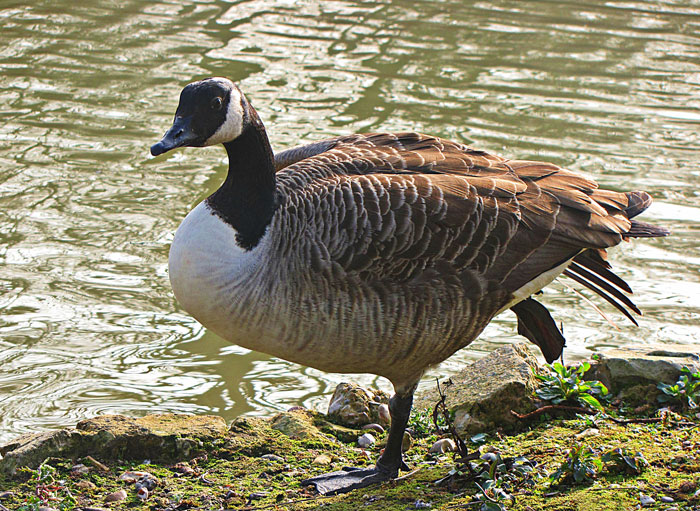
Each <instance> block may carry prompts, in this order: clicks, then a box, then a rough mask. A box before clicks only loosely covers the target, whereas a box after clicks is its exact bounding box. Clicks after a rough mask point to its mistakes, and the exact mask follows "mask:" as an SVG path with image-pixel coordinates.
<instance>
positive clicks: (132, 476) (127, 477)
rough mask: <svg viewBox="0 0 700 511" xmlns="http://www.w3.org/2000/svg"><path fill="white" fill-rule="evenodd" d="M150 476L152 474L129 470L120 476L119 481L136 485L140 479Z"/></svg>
mask: <svg viewBox="0 0 700 511" xmlns="http://www.w3.org/2000/svg"><path fill="white" fill-rule="evenodd" d="M148 476H151V474H149V473H148V472H142V471H140V470H128V471H126V472H124V473H123V474H122V475H120V476H119V480H120V481H124V482H127V483H135V482H136V481H138V480H139V479H141V478H143V477H148ZM151 477H153V476H151Z"/></svg>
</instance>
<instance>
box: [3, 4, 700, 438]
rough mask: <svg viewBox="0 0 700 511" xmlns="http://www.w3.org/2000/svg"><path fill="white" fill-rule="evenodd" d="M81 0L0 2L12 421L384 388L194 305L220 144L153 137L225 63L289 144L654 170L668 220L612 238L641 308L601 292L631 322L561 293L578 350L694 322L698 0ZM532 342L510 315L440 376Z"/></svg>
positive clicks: (698, 277)
mask: <svg viewBox="0 0 700 511" xmlns="http://www.w3.org/2000/svg"><path fill="white" fill-rule="evenodd" d="M27 4H31V5H27ZM87 4H88V2H86V3H85V4H84V5H80V4H76V3H75V2H73V1H70V2H69V1H66V0H52V1H45V0H41V1H33V2H13V1H8V0H0V310H1V316H0V440H7V439H9V438H11V437H13V436H15V435H17V434H18V433H21V432H26V431H37V430H42V429H45V428H47V427H56V426H59V425H69V424H74V423H75V422H76V421H77V420H79V419H80V418H83V417H86V416H93V415H96V414H99V413H127V414H132V415H143V414H146V413H149V412H166V411H170V412H194V413H216V414H221V415H223V416H224V417H226V418H227V419H231V418H232V417H235V416H237V415H239V414H241V413H252V414H269V413H271V412H272V411H274V410H279V409H285V408H287V407H289V406H292V405H296V404H305V405H307V406H315V407H319V408H322V407H323V406H325V402H326V399H327V396H328V394H329V392H332V389H333V387H334V386H335V384H336V383H337V382H339V381H342V380H346V379H348V378H352V379H353V380H355V381H360V382H362V383H365V384H370V383H376V384H379V385H381V386H383V387H384V388H387V384H386V382H383V381H376V379H375V378H374V377H373V376H369V375H364V376H352V377H348V376H343V375H329V374H324V373H321V372H319V371H315V370H312V369H307V368H303V367H299V366H297V365H294V364H290V363H287V362H284V361H280V360H276V359H271V358H270V357H267V356H265V355H261V354H258V353H250V352H247V351H246V350H243V349H241V348H238V347H235V346H230V345H227V344H226V343H225V342H223V341H222V340H220V339H219V338H217V337H216V336H214V335H213V334H210V333H208V332H206V331H205V330H204V329H203V328H202V327H201V326H199V325H198V324H197V323H196V322H195V321H194V320H193V319H192V318H190V317H189V316H188V315H187V314H186V313H185V312H184V311H183V310H182V309H180V308H179V306H178V305H177V303H176V302H175V300H174V298H173V295H172V293H171V290H170V285H169V282H168V278H167V254H168V247H169V244H170V241H171V239H172V236H173V233H174V231H175V229H176V228H177V226H178V224H179V222H180V221H181V220H182V218H183V217H184V216H185V214H186V213H187V212H188V210H190V209H191V208H192V207H193V206H194V205H195V204H196V203H197V202H198V201H200V200H201V199H202V198H203V197H205V196H206V195H208V194H209V193H211V192H212V191H213V190H215V189H216V187H217V186H218V183H219V182H220V181H221V180H222V178H223V177H224V173H225V169H226V166H225V160H224V158H225V152H224V151H223V149H221V148H207V149H189V150H181V151H176V152H174V153H170V154H168V155H166V156H162V157H159V158H157V159H153V158H151V157H150V156H149V153H148V148H149V146H150V145H151V144H152V143H154V142H155V141H157V140H158V139H159V138H160V136H161V135H162V133H163V132H164V131H165V129H166V128H167V127H168V126H169V124H170V121H171V119H172V115H173V112H174V109H175V106H176V103H177V96H178V94H179V91H180V89H181V87H182V86H183V85H184V84H186V83H188V82H190V81H192V80H195V79H199V78H202V77H206V76H210V75H223V76H227V77H230V78H231V79H234V80H236V81H239V82H240V84H241V87H242V88H243V90H244V91H245V92H246V93H247V94H248V96H249V97H250V98H251V100H252V101H253V103H254V104H255V106H256V108H257V110H258V112H259V113H260V115H261V117H262V118H263V120H264V121H265V122H266V125H267V128H268V131H269V134H270V138H271V141H272V144H273V147H274V148H275V149H276V150H280V149H284V148H286V147H289V146H292V145H296V144H299V143H304V142H309V141H313V140H315V139H319V138H326V137H329V136H333V135H339V134H345V133H350V132H358V131H378V130H418V131H422V132H426V133H431V134H436V135H440V136H443V137H448V138H452V139H456V140H460V141H463V142H466V143H469V144H472V145H474V146H477V147H479V148H482V149H485V150H488V151H491V152H494V153H498V154H503V155H507V156H512V157H519V158H532V159H544V160H549V161H552V162H555V163H557V164H560V165H564V166H567V167H569V168H571V169H574V170H577V171H583V172H587V173H589V174H591V175H592V176H594V177H595V178H596V179H598V180H599V181H600V183H601V184H602V185H604V186H606V187H610V188H613V189H626V190H629V189H644V190H647V191H649V192H650V193H652V195H653V196H654V197H655V199H656V203H655V204H654V206H653V207H652V208H651V209H650V210H649V211H648V213H646V214H645V218H646V219H647V220H649V221H652V222H655V223H659V224H662V225H666V226H668V227H670V228H671V229H673V232H674V235H673V236H672V237H669V238H666V239H660V240H652V241H648V240H647V241H644V240H641V241H635V242H632V243H630V244H624V246H622V247H620V248H619V249H617V250H615V251H614V253H613V254H611V259H612V261H613V263H614V265H615V266H616V268H617V270H618V273H619V274H620V275H621V276H623V277H624V278H625V279H627V280H628V281H629V282H630V283H631V284H632V286H633V288H634V289H635V291H636V298H635V299H636V301H637V303H638V304H639V306H640V307H641V308H642V309H643V310H644V312H645V317H644V318H642V319H641V321H640V328H634V327H632V326H631V325H630V324H629V323H626V322H625V321H624V320H623V318H621V317H620V316H619V315H618V314H616V313H615V312H614V311H611V309H610V308H608V307H607V306H605V305H604V304H602V303H601V301H600V300H596V303H598V304H599V305H600V306H601V308H602V309H603V311H604V312H605V313H606V314H608V315H609V317H610V318H611V319H613V320H614V321H615V322H616V323H617V324H618V325H619V330H617V329H615V328H613V327H611V326H610V325H609V324H608V323H607V322H606V321H605V319H603V318H602V317H601V316H600V315H599V314H598V313H597V312H596V311H595V310H594V309H593V308H592V307H591V306H589V305H588V304H587V303H586V301H585V300H584V299H582V298H581V297H579V296H578V295H576V294H574V293H573V292H572V291H571V290H570V289H568V288H567V287H566V286H564V285H563V284H564V283H566V284H567V285H572V284H573V282H572V281H566V280H563V281H562V284H555V285H554V286H552V288H551V289H548V290H547V291H546V293H545V297H544V299H543V301H544V302H545V303H546V304H547V305H548V306H549V308H550V309H551V310H552V313H553V315H554V316H555V318H556V319H557V320H561V321H563V322H564V328H565V330H564V331H565V334H566V336H567V337H568V340H569V348H568V350H567V357H568V358H569V359H575V358H580V357H582V356H586V355H590V353H591V352H593V351H597V350H601V349H605V348H606V347H610V346H619V345H623V344H625V343H629V342H659V343H669V342H680V343H686V344H690V343H700V325H699V323H700V271H699V269H700V248H699V247H700V236H699V231H700V229H699V227H698V226H699V223H698V220H700V197H699V190H700V171H699V170H698V168H699V167H698V160H699V159H700V136H699V128H700V36H699V35H698V34H700V5H698V4H697V2H694V1H691V0H678V1H665V2H651V1H649V2H643V1H623V0H611V1H608V2H605V3H603V2H590V3H586V2H566V1H564V2H562V1H532V2H531V1H520V0H518V1H505V0H499V1H493V2H476V3H469V2H463V1H461V0H460V1H411V2H407V1H395V2H388V1H387V2H350V1H343V0H339V1H336V0H332V1H328V0H325V1H321V0H304V1H298V2H293V1H288V0H286V1H285V0H272V1H270V0H266V1H262V0H253V1H237V2H226V1H221V0H212V1H205V0H203V1H187V0H184V1H180V0H178V1H172V2H152V1H149V2H145V1H143V2H139V1H135V0H131V1H130V0H114V1H109V2H99V4H100V6H99V7H94V6H88V5H87ZM76 5H78V6H76ZM584 294H586V293H584ZM515 338H516V335H515V326H514V320H513V317H512V316H511V315H510V313H508V314H504V315H503V316H501V317H499V318H498V319H497V320H496V321H494V323H493V324H492V325H491V326H490V327H489V328H488V329H487V331H486V332H485V333H484V335H483V336H482V338H481V339H480V340H479V341H477V342H475V343H474V344H473V345H472V346H470V347H469V348H468V349H465V350H463V351H462V352H460V353H458V354H457V355H455V356H454V357H453V358H452V359H450V360H449V361H447V362H445V363H443V365H442V366H441V367H440V368H438V369H435V370H433V371H432V372H431V373H430V374H431V375H433V376H434V375H436V374H447V373H450V372H452V371H455V370H457V369H458V368H459V367H460V366H461V365H463V364H464V362H465V361H468V360H471V359H474V358H477V357H479V356H481V355H483V354H484V353H486V352H488V351H490V350H492V349H493V348H494V347H496V346H498V345H501V344H504V343H507V342H510V341H511V340H513V339H515Z"/></svg>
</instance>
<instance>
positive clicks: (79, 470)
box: [70, 463, 90, 476]
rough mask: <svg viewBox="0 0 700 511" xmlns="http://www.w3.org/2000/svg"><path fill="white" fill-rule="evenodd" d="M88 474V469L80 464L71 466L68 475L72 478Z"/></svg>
mask: <svg viewBox="0 0 700 511" xmlns="http://www.w3.org/2000/svg"><path fill="white" fill-rule="evenodd" d="M88 472H90V467H86V466H85V465H83V464H82V463H78V464H77V465H73V466H72V467H71V469H70V475H72V476H81V475H83V474H87V473H88Z"/></svg>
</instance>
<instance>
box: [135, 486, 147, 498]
mask: <svg viewBox="0 0 700 511" xmlns="http://www.w3.org/2000/svg"><path fill="white" fill-rule="evenodd" d="M136 496H137V497H138V498H140V499H141V500H146V499H147V498H148V490H147V489H146V488H145V487H144V486H142V487H141V488H139V489H138V491H137V492H136Z"/></svg>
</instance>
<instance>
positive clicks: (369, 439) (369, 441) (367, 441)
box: [357, 433, 377, 448]
mask: <svg viewBox="0 0 700 511" xmlns="http://www.w3.org/2000/svg"><path fill="white" fill-rule="evenodd" d="M376 441H377V440H376V438H374V436H373V435H371V434H370V433H365V434H364V435H362V436H361V437H360V438H358V439H357V445H359V446H360V447H362V448H365V447H369V446H371V445H374V443H375V442H376Z"/></svg>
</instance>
